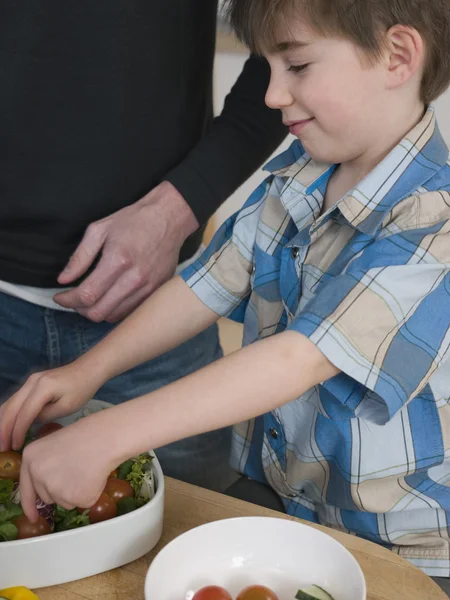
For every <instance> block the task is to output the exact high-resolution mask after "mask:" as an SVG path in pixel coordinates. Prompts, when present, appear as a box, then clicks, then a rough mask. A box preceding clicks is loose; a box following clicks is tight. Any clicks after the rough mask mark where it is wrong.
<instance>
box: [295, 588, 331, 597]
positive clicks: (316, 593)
mask: <svg viewBox="0 0 450 600" xmlns="http://www.w3.org/2000/svg"><path fill="white" fill-rule="evenodd" d="M295 597H296V598H297V600H333V596H330V594H328V593H327V592H326V591H325V590H323V589H322V588H321V587H319V586H318V585H311V586H310V587H308V588H304V589H303V590H298V592H297V595H296V596H295Z"/></svg>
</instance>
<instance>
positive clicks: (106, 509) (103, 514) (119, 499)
mask: <svg viewBox="0 0 450 600" xmlns="http://www.w3.org/2000/svg"><path fill="white" fill-rule="evenodd" d="M61 427H62V425H60V424H59V423H47V424H46V425H44V426H43V427H41V429H40V430H39V432H38V434H37V436H34V435H32V434H31V433H29V434H28V435H27V438H26V440H25V444H24V447H25V446H26V445H27V444H28V443H30V442H31V441H33V440H34V439H36V438H39V437H43V436H44V435H48V434H50V433H52V432H53V431H56V430H57V429H60V428H61ZM22 451H23V448H22V450H21V451H20V452H15V451H13V450H8V451H6V452H0V542H10V541H13V540H21V539H25V538H31V537H37V536H41V535H47V534H49V533H53V532H59V531H67V530H70V529H75V528H78V527H85V526H86V525H90V524H93V523H99V522H100V521H106V520H108V519H112V518H114V517H116V516H120V515H123V514H125V513H129V512H132V511H133V510H136V509H137V508H140V507H141V506H144V504H147V502H149V501H150V500H151V499H152V498H153V496H154V495H155V476H154V471H153V465H152V460H153V456H151V455H150V454H149V453H144V454H140V455H139V456H137V457H135V458H131V459H129V460H127V461H125V462H124V463H122V464H121V465H119V466H118V467H117V469H115V470H114V471H113V472H112V473H110V475H109V477H108V480H107V482H106V485H105V488H104V490H103V492H102V494H101V495H100V497H99V499H98V500H97V502H96V503H95V504H94V506H92V507H91V508H88V509H85V508H82V507H78V508H74V509H72V510H66V509H64V508H63V507H61V506H58V505H57V504H45V502H42V501H41V500H38V501H37V503H36V506H37V509H38V512H39V518H38V520H37V522H36V523H31V522H30V521H29V520H28V518H27V517H26V516H25V515H24V513H23V511H22V508H21V506H20V484H19V476H20V467H21V462H22Z"/></svg>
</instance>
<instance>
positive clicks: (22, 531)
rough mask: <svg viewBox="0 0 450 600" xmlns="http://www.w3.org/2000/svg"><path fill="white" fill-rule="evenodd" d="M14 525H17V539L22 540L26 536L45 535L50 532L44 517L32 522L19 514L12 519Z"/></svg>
mask: <svg viewBox="0 0 450 600" xmlns="http://www.w3.org/2000/svg"><path fill="white" fill-rule="evenodd" d="M13 523H14V525H15V526H16V527H17V529H18V530H19V531H18V534H17V539H18V540H24V539H26V538H32V537H38V536H39V535H47V534H48V533H51V532H52V529H51V527H50V525H49V524H48V523H47V521H46V520H45V519H44V517H41V516H40V517H39V518H38V520H37V522H36V523H32V522H31V521H29V520H28V518H27V517H26V516H25V515H20V517H17V519H14V520H13Z"/></svg>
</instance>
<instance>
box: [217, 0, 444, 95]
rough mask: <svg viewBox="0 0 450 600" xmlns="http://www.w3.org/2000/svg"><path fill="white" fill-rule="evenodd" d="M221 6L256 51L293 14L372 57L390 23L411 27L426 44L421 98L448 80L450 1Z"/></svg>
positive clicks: (237, 1)
mask: <svg viewBox="0 0 450 600" xmlns="http://www.w3.org/2000/svg"><path fill="white" fill-rule="evenodd" d="M225 5H226V11H227V14H228V17H229V19H230V22H231V25H232V26H233V28H234V30H235V31H236V33H237V35H238V37H239V38H240V39H241V40H242V41H244V42H245V43H246V44H247V45H248V46H249V48H250V49H251V50H252V51H254V52H256V53H261V52H263V51H267V50H269V51H270V49H271V48H272V47H273V46H274V45H275V43H276V40H275V35H276V32H277V29H278V28H279V27H280V26H281V27H286V28H287V29H289V23H290V22H292V20H293V19H298V18H303V19H306V21H307V23H308V24H309V25H310V26H311V27H312V28H313V29H315V30H316V31H317V32H318V33H321V34H324V35H338V36H343V37H345V38H347V39H349V40H351V41H353V42H354V43H355V44H356V45H357V46H359V47H360V48H361V49H362V50H364V52H365V54H366V55H367V56H368V58H369V59H372V60H376V59H377V58H378V57H379V56H380V55H381V52H382V49H383V41H382V40H383V34H384V33H386V32H387V31H388V30H389V29H390V28H391V27H393V26H394V25H406V26H409V27H412V28H414V29H416V30H417V31H418V32H419V33H420V35H421V36H422V38H423V40H424V43H425V48H426V57H425V64H424V73H423V78H422V84H421V98H422V100H423V102H424V103H425V104H428V103H430V102H431V101H432V100H435V99H436V98H437V97H438V96H439V95H440V94H442V92H444V91H445V89H446V88H447V87H448V86H449V84H450V0H226V2H225ZM283 41H285V40H283Z"/></svg>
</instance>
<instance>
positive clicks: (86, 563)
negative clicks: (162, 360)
mask: <svg viewBox="0 0 450 600" xmlns="http://www.w3.org/2000/svg"><path fill="white" fill-rule="evenodd" d="M109 406H110V404H107V403H106V402H102V401H99V400H91V401H90V402H89V403H88V405H87V407H88V409H90V410H92V411H93V412H96V411H97V410H99V409H102V408H106V407H109ZM80 416H82V411H80V412H79V413H76V414H75V415H72V416H70V417H66V418H65V419H61V420H60V422H61V423H63V424H64V425H67V424H69V423H70V422H71V421H73V420H74V419H76V418H77V417H80ZM153 465H154V469H155V474H156V483H157V491H156V495H155V497H154V498H153V499H152V500H151V501H150V502H149V503H148V504H146V505H145V506H143V507H142V508H139V509H138V510H135V511H133V512H131V513H128V514H126V515H122V516H120V517H116V518H114V519H111V520H110V521H104V522H102V523H96V524H95V525H89V526H87V527H82V528H80V529H73V530H71V531H61V532H59V533H52V534H50V535H45V536H42V537H37V538H30V539H27V540H17V541H14V542H2V543H1V544H0V589H1V588H7V587H11V586H16V585H25V586H27V587H29V588H40V587H47V586H51V585H57V584H60V583H66V582H68V581H75V580H76V579H82V578H84V577H89V576H90V575H96V574H97V573H102V572H103V571H109V570H110V569H115V568H116V567H120V566H122V565H124V564H127V563H129V562H131V561H133V560H136V559H137V558H140V557H141V556H143V555H144V554H147V552H149V551H150V550H151V549H152V548H153V547H154V546H155V545H156V544H157V542H158V540H159V538H160V537H161V534H162V528H163V516H164V478H163V473H162V470H161V466H160V464H159V462H158V460H157V459H154V461H153Z"/></svg>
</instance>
